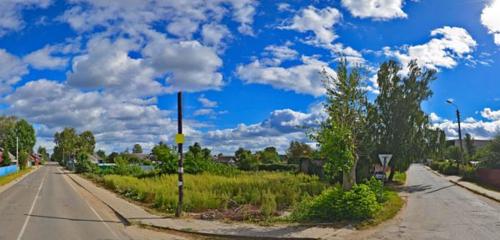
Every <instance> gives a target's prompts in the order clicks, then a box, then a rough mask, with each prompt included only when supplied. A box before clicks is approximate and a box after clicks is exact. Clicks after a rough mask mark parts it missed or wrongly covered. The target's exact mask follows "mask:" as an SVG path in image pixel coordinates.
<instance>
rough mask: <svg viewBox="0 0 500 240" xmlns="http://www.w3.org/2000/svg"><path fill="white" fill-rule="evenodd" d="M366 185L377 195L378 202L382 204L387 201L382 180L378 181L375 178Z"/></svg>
mask: <svg viewBox="0 0 500 240" xmlns="http://www.w3.org/2000/svg"><path fill="white" fill-rule="evenodd" d="M366 185H368V187H369V188H370V189H371V190H372V191H373V193H375V196H376V197H377V202H379V203H382V202H385V201H386V200H387V197H386V196H385V192H384V183H383V182H382V181H380V180H377V179H376V178H375V177H372V178H370V180H368V181H367V182H366Z"/></svg>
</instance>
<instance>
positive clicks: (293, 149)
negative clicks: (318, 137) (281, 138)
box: [286, 141, 313, 163]
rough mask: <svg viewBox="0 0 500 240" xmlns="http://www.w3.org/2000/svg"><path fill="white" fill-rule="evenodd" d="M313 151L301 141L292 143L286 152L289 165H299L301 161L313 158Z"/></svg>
mask: <svg viewBox="0 0 500 240" xmlns="http://www.w3.org/2000/svg"><path fill="white" fill-rule="evenodd" d="M312 152H313V149H312V148H311V146H309V145H308V144H305V143H301V142H299V141H292V142H290V146H289V147H288V150H287V151H286V154H287V156H288V161H289V163H299V162H300V159H303V158H311V155H312Z"/></svg>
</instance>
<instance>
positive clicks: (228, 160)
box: [213, 154, 236, 166]
mask: <svg viewBox="0 0 500 240" xmlns="http://www.w3.org/2000/svg"><path fill="white" fill-rule="evenodd" d="M213 159H214V161H215V162H217V163H222V164H227V165H231V166H236V157H235V156H224V155H221V154H219V155H217V156H214V157H213Z"/></svg>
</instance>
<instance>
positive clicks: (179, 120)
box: [175, 92, 184, 217]
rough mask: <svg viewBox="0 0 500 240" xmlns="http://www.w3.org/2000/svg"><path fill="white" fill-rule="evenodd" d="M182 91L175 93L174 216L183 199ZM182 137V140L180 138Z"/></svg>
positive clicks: (177, 214) (177, 215)
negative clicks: (176, 197)
mask: <svg viewBox="0 0 500 240" xmlns="http://www.w3.org/2000/svg"><path fill="white" fill-rule="evenodd" d="M182 138H183V137H182V92H178V93H177V136H176V142H177V149H178V151H179V163H178V165H179V169H178V173H179V179H178V180H179V182H178V186H179V202H178V204H177V210H176V211H175V216H176V217H180V216H181V213H182V202H183V199H184V180H183V173H184V168H183V165H184V162H183V161H184V155H183V153H182V144H183V142H184V141H183V139H182ZM181 139H182V140H181Z"/></svg>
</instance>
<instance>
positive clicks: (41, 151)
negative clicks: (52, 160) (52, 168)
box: [37, 146, 49, 162]
mask: <svg viewBox="0 0 500 240" xmlns="http://www.w3.org/2000/svg"><path fill="white" fill-rule="evenodd" d="M37 153H38V154H39V155H40V156H41V158H42V162H46V161H48V160H49V153H48V152H47V149H46V148H44V147H42V146H40V147H38V150H37Z"/></svg>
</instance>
